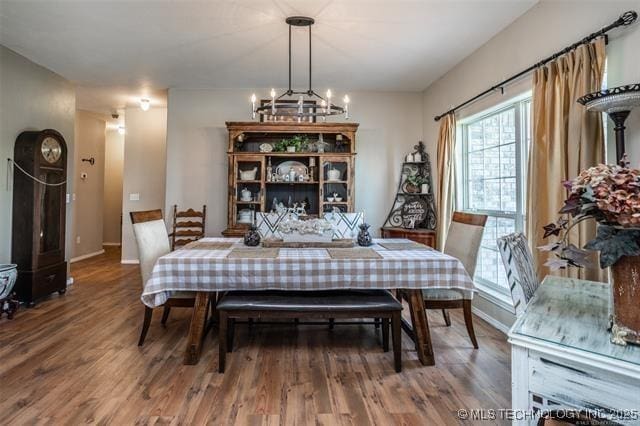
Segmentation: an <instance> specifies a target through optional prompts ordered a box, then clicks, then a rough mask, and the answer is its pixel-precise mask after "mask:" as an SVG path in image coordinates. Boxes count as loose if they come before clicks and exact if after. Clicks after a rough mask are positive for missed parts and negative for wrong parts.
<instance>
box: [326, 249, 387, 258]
mask: <svg viewBox="0 0 640 426" xmlns="http://www.w3.org/2000/svg"><path fill="white" fill-rule="evenodd" d="M327 251H328V252H329V256H331V258H332V259H339V260H347V259H382V256H380V255H379V254H378V253H376V251H375V250H373V249H370V248H346V249H327Z"/></svg>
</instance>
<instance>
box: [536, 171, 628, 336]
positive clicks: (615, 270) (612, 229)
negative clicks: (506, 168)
mask: <svg viewBox="0 0 640 426" xmlns="http://www.w3.org/2000/svg"><path fill="white" fill-rule="evenodd" d="M564 186H565V187H566V188H567V190H568V192H569V196H568V198H567V199H566V200H565V205H564V207H563V208H562V209H561V210H560V213H561V214H562V215H563V217H561V218H560V219H559V220H558V222H557V223H550V224H549V225H546V226H545V227H544V231H545V232H544V237H545V238H547V237H550V236H556V237H558V240H557V241H554V242H552V243H550V244H547V245H544V246H542V247H538V248H539V249H540V250H542V251H548V252H551V253H552V254H553V255H554V256H553V257H551V258H549V259H548V260H547V262H546V263H545V265H546V266H549V268H551V269H552V270H557V269H563V268H566V267H568V266H577V267H583V266H587V256H588V252H587V251H586V250H584V249H587V250H595V251H599V252H600V267H601V268H603V269H604V268H608V267H611V275H612V281H613V282H612V287H611V290H612V308H611V309H612V311H611V332H612V336H611V341H612V342H613V343H617V344H621V345H625V344H627V343H634V344H640V308H639V307H640V169H635V168H631V167H629V163H628V162H626V160H623V161H622V162H621V164H620V165H613V166H609V165H604V164H601V165H598V166H596V167H591V168H589V169H587V170H583V171H582V172H581V173H580V175H579V176H578V177H576V178H575V179H573V180H570V181H567V182H565V183H564ZM585 220H596V221H597V222H598V231H597V234H596V238H595V239H594V240H592V241H590V242H588V243H587V244H586V245H585V246H584V248H578V247H576V246H575V245H573V244H570V243H568V235H569V232H570V230H571V228H573V227H574V226H576V225H577V224H579V223H580V222H583V221H585Z"/></svg>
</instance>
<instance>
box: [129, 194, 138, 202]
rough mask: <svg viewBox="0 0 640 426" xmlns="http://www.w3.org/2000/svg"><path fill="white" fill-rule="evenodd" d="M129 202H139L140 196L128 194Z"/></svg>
mask: <svg viewBox="0 0 640 426" xmlns="http://www.w3.org/2000/svg"><path fill="white" fill-rule="evenodd" d="M129 201H140V194H138V193H134V194H129Z"/></svg>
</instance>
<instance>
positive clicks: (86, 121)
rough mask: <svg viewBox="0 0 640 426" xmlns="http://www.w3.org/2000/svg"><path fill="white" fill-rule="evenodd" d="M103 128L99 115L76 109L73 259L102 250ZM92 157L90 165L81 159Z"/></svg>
mask: <svg viewBox="0 0 640 426" xmlns="http://www.w3.org/2000/svg"><path fill="white" fill-rule="evenodd" d="M105 128H106V122H105V120H104V118H101V117H100V116H99V115H98V114H95V113H93V112H89V111H80V110H79V111H76V123H75V136H76V144H75V146H76V149H75V154H74V164H75V174H74V176H73V181H74V185H75V188H76V190H75V193H76V197H75V202H74V205H73V212H74V215H73V217H74V221H73V222H74V223H73V231H74V232H73V240H72V241H71V243H72V245H73V258H78V257H81V256H84V255H87V254H92V253H98V252H100V251H101V250H102V210H103V202H104V170H105V168H104V144H105ZM91 157H93V158H94V160H95V163H94V164H93V165H91V164H90V163H88V162H85V161H82V159H83V158H85V159H89V158H91ZM82 173H86V174H87V178H86V179H81V174H82Z"/></svg>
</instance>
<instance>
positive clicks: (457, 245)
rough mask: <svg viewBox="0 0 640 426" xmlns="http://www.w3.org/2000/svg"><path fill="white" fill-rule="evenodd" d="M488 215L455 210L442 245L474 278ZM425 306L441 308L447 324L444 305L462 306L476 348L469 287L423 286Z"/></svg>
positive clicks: (456, 307) (452, 307)
mask: <svg viewBox="0 0 640 426" xmlns="http://www.w3.org/2000/svg"><path fill="white" fill-rule="evenodd" d="M486 223H487V216H486V215H483V214H469V213H462V212H454V213H453V219H452V221H451V225H450V226H449V233H448V234H447V241H446V242H445V245H444V253H445V254H448V255H451V256H453V257H455V258H457V259H459V260H460V262H462V265H463V266H464V268H465V269H466V270H467V273H468V274H469V276H470V277H471V278H472V279H473V275H474V273H475V270H476V262H477V260H478V251H479V250H480V243H481V242H482V234H483V233H484V226H485V224H486ZM422 294H423V298H424V307H425V309H442V315H443V316H444V321H445V323H446V324H447V326H450V325H451V319H450V318H449V313H448V312H447V311H446V310H447V309H462V311H463V314H464V323H465V325H466V327H467V333H469V338H470V339H471V343H472V344H473V347H474V348H475V349H478V341H477V339H476V334H475V331H474V330H473V316H472V314H471V300H472V299H473V292H472V291H464V290H458V289H437V288H434V289H425V290H423V291H422Z"/></svg>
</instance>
